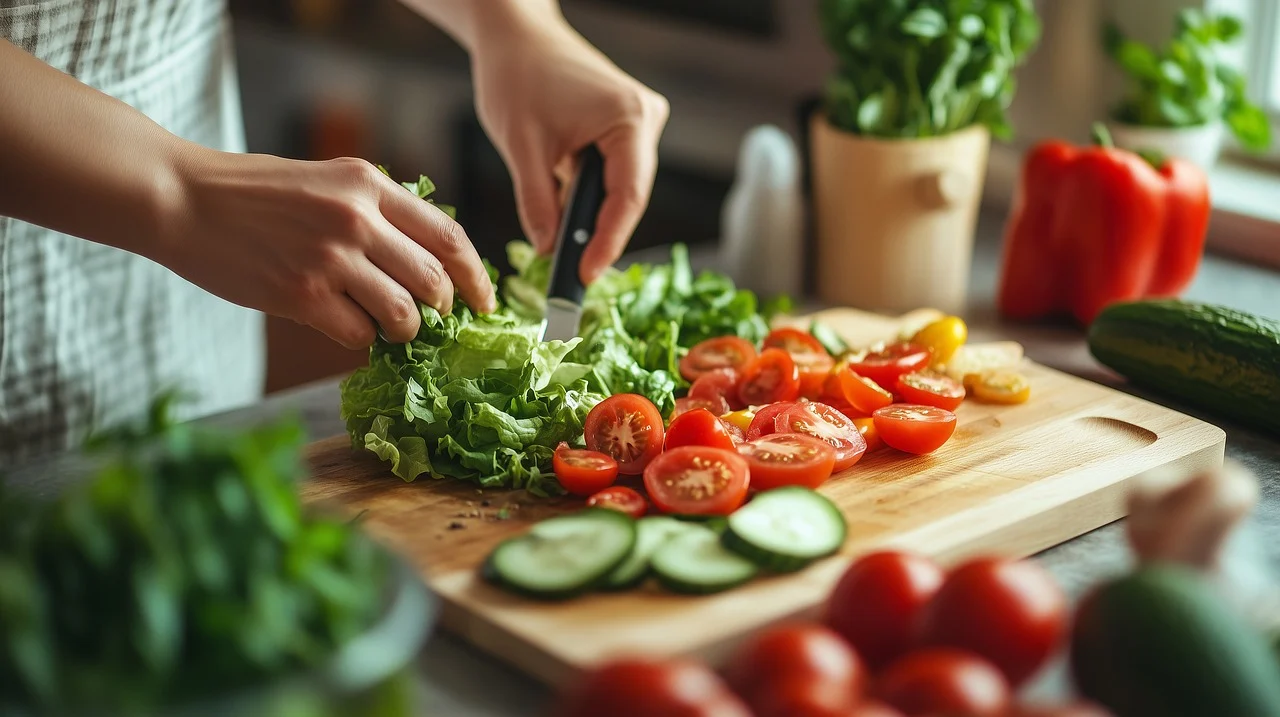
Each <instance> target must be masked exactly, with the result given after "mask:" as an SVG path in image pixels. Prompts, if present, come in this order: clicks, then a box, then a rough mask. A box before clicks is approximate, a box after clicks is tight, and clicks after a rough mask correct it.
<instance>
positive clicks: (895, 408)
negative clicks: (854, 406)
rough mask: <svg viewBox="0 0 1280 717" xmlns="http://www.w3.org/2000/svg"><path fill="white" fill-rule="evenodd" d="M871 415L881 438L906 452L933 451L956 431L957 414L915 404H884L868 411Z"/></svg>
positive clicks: (891, 445)
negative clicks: (875, 409)
mask: <svg viewBox="0 0 1280 717" xmlns="http://www.w3.org/2000/svg"><path fill="white" fill-rule="evenodd" d="M871 418H872V419H873V420H874V421H875V425H876V433H879V434H880V440H882V441H884V442H885V445H887V446H889V447H890V448H897V449H898V450H900V451H904V452H906V453H916V454H921V453H932V452H933V451H936V450H938V449H939V448H941V447H942V444H944V443H946V442H947V440H948V439H950V438H951V434H952V433H955V430H956V414H954V413H952V412H951V411H947V410H944V409H941V408H936V407H934V406H921V405H919V404H914V403H895V404H893V405H892V406H886V407H884V408H881V409H880V410H878V411H876V412H875V413H873V414H871Z"/></svg>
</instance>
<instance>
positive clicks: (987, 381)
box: [964, 370, 1031, 404]
mask: <svg viewBox="0 0 1280 717" xmlns="http://www.w3.org/2000/svg"><path fill="white" fill-rule="evenodd" d="M964 382H965V385H966V386H969V387H971V390H972V391H973V397H974V398H976V399H978V400H979V401H982V402H984V403H1004V404H1015V403H1026V401H1027V399H1028V398H1030V397H1031V384H1030V383H1028V382H1027V379H1026V377H1025V376H1023V375H1022V374H1020V373H1018V372H1016V371H1002V370H994V371H983V372H982V373H980V374H969V375H968V376H965V377H964Z"/></svg>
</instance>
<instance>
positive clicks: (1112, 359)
mask: <svg viewBox="0 0 1280 717" xmlns="http://www.w3.org/2000/svg"><path fill="white" fill-rule="evenodd" d="M1089 351H1090V352H1091V353H1092V354H1093V356H1094V358H1096V359H1098V361H1100V362H1101V363H1102V364H1103V365H1105V366H1108V367H1110V368H1111V369H1113V370H1115V371H1116V372H1117V373H1119V374H1121V375H1122V376H1124V377H1126V378H1128V379H1129V380H1130V381H1132V382H1133V383H1134V384H1135V385H1138V386H1143V387H1146V388H1150V389H1151V390H1153V391H1158V392H1160V393H1164V394H1166V395H1168V396H1169V397H1170V398H1175V399H1178V400H1181V401H1185V402H1186V403H1187V404H1189V405H1191V406H1195V407H1198V408H1201V409H1204V410H1205V411H1209V412H1212V413H1215V414H1217V415H1220V416H1222V417H1224V418H1228V419H1231V420H1235V421H1239V422H1240V423H1242V424H1244V425H1246V426H1249V427H1251V428H1255V429H1257V430H1260V431H1263V432H1266V433H1272V434H1280V411H1278V410H1277V407H1280V322H1276V321H1272V320H1270V319H1264V318H1261V317H1258V316H1254V315H1252V314H1248V313H1245V312H1243V311H1236V310H1235V309H1229V308H1226V307H1223V306H1214V305H1211V304H1201V303H1194V302H1188V301H1177V300H1152V301H1134V302H1125V303H1119V304H1112V305H1111V306H1108V307H1107V308H1105V309H1103V311H1102V313H1101V314H1099V315H1098V318H1097V319H1095V320H1094V322H1093V324H1092V325H1091V326H1090V327H1089Z"/></svg>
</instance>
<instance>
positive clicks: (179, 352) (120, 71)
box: [0, 0, 265, 468]
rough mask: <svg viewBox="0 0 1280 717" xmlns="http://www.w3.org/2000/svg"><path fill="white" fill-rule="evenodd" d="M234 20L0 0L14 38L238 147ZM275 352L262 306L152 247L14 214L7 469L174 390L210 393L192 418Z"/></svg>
mask: <svg viewBox="0 0 1280 717" xmlns="http://www.w3.org/2000/svg"><path fill="white" fill-rule="evenodd" d="M229 30H230V25H229V21H228V18H227V14H226V9H225V7H224V5H223V2H222V0H168V1H167V2H163V1H160V0H47V1H36V2H33V1H30V0H27V1H23V0H0V38H4V39H7V40H8V41H10V42H12V43H13V44H15V45H17V46H18V47H20V48H22V49H24V50H26V51H27V52H30V53H32V54H33V55H35V56H36V57H38V58H39V59H41V60H43V61H44V62H46V63H48V64H50V65H52V66H54V67H56V68H58V69H60V70H62V71H64V72H67V73H69V74H71V75H74V76H75V77H77V78H78V79H80V80H81V81H83V82H85V83H87V84H89V85H91V86H93V87H95V88H97V89H99V90H101V91H103V92H105V93H107V94H109V95H112V96H114V97H116V98H117V99H120V100H122V101H123V102H126V103H128V104H130V105H132V106H133V107H135V108H137V109H138V110H140V111H141V112H143V113H144V114H146V115H148V116H149V117H151V118H152V119H153V120H155V121H156V122H157V123H159V124H160V125H161V126H163V127H164V128H166V129H168V130H169V131H171V132H173V133H175V134H177V135H179V136H181V137H184V138H186V139H188V140H191V141H193V142H197V143H199V144H202V145H205V146H208V147H213V148H217V149H223V150H228V151H237V152H239V151H244V131H243V127H242V124H241V119H240V105H239V95H238V89H237V86H236V81H235V68H234V61H233V55H232V48H231V44H230V34H229ZM0 191H3V187H0ZM68 209H69V210H74V198H69V201H68ZM264 350H265V338H264V334H263V321H262V316H261V315H260V314H258V313H257V312H253V311H250V310H247V309H244V308H242V307H239V306H235V305H233V304H230V303H228V302H225V301H223V300H221V299H219V298H217V297H215V296H213V295H211V294H208V293H206V292H205V291H203V290H202V289H200V288H198V287H196V286H194V285H192V284H190V283H188V282H187V281H185V280H184V279H182V278H180V277H178V276H177V275H176V274H173V273H172V272H170V271H169V270H168V269H165V268H164V267H162V266H160V265H158V264H155V263H154V262H151V261H150V260H148V259H144V258H142V257H140V256H137V255H134V254H130V253H128V252H125V251H121V250H119V249H114V248H111V247H107V246H102V245H99V244H94V243H92V242H88V241H85V240H83V239H78V238H75V237H70V236H67V235H65V234H60V233H57V232H53V231H50V230H48V229H43V228H41V227H37V226H33V225H31V224H27V223H24V222H20V221H17V220H14V219H11V218H7V217H0V468H4V467H7V466H11V465H14V464H16V463H19V462H22V461H24V460H27V459H31V458H35V457H37V456H40V455H43V454H47V453H51V452H54V451H58V450H63V449H66V448H69V447H73V446H76V445H78V444H79V443H80V442H81V441H83V439H84V438H85V437H86V436H87V435H88V434H89V433H91V432H92V431H94V430H95V429H98V428H102V427H104V426H109V425H113V424H115V423H118V422H120V421H124V420H131V419H136V418H138V417H141V416H143V415H145V412H146V408H147V406H148V405H149V403H150V401H151V400H152V398H153V397H154V396H155V395H156V394H158V393H159V392H161V391H164V390H166V389H171V388H172V389H178V390H181V391H184V392H187V393H190V394H192V395H193V396H195V397H196V400H195V401H193V402H190V403H188V404H186V405H184V406H182V407H180V408H179V409H178V410H179V413H180V416H181V417H184V418H189V417H193V416H196V415H202V414H206V413H211V412H214V411H219V410H224V409H229V408H234V407H238V406H242V405H245V404H247V403H251V402H253V401H255V400H257V399H258V398H259V397H260V396H261V392H262V384H263V374H264V365H263V364H264Z"/></svg>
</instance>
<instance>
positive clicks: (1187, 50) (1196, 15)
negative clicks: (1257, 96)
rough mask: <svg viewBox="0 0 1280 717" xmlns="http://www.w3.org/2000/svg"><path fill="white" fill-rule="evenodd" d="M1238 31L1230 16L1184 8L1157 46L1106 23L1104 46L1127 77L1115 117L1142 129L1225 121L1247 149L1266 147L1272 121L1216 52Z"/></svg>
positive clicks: (1237, 23) (1234, 39) (1238, 35)
mask: <svg viewBox="0 0 1280 717" xmlns="http://www.w3.org/2000/svg"><path fill="white" fill-rule="evenodd" d="M1243 32H1244V28H1243V26H1242V25H1241V23H1240V21H1239V20H1238V19H1236V18H1234V17H1231V16H1228V15H1209V14H1206V13H1205V12H1204V11H1202V10H1198V9H1195V8H1188V9H1186V10H1183V11H1182V12H1181V13H1179V14H1178V19H1177V26H1176V29H1175V32H1174V36H1173V39H1171V40H1170V41H1169V44H1168V45H1167V46H1166V47H1164V48H1162V49H1156V48H1152V47H1149V46H1147V45H1144V44H1142V43H1140V42H1137V41H1135V40H1132V39H1129V38H1127V37H1125V35H1124V33H1123V32H1121V30H1120V29H1119V28H1118V27H1116V26H1115V25H1114V24H1108V25H1107V26H1106V27H1105V29H1104V33H1103V46H1104V48H1105V49H1106V51H1107V54H1108V55H1110V56H1111V58H1112V59H1113V60H1114V61H1115V62H1116V64H1117V65H1119V66H1120V68H1121V69H1122V70H1124V72H1125V74H1126V75H1127V76H1128V79H1129V89H1128V93H1127V95H1126V96H1125V98H1124V100H1123V101H1122V102H1121V103H1120V105H1119V107H1117V108H1116V110H1115V118H1116V119H1117V120H1120V121H1121V122H1127V123H1129V124H1135V125H1141V126H1146V127H1198V126H1201V125H1206V124H1209V123H1211V122H1217V121H1219V120H1224V121H1225V122H1226V123H1227V126H1228V127H1230V128H1231V131H1232V133H1233V134H1235V136H1236V138H1237V139H1239V140H1240V143H1241V144H1242V145H1244V147H1245V148H1246V149H1249V150H1253V151H1261V150H1264V149H1266V148H1267V147H1268V146H1270V144H1271V123H1270V121H1269V120H1268V118H1267V115H1266V113H1265V112H1264V111H1263V110H1262V108H1260V107H1258V106H1257V105H1254V104H1252V103H1251V102H1249V99H1248V87H1247V83H1246V80H1245V76H1244V75H1243V74H1242V73H1241V72H1240V71H1239V70H1238V69H1236V68H1235V67H1232V66H1231V65H1230V64H1229V63H1227V62H1226V61H1225V60H1224V59H1223V58H1222V56H1221V54H1220V52H1219V49H1220V48H1221V47H1222V46H1225V45H1230V44H1232V43H1235V42H1237V41H1239V40H1240V39H1241V36H1242V35H1243Z"/></svg>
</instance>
